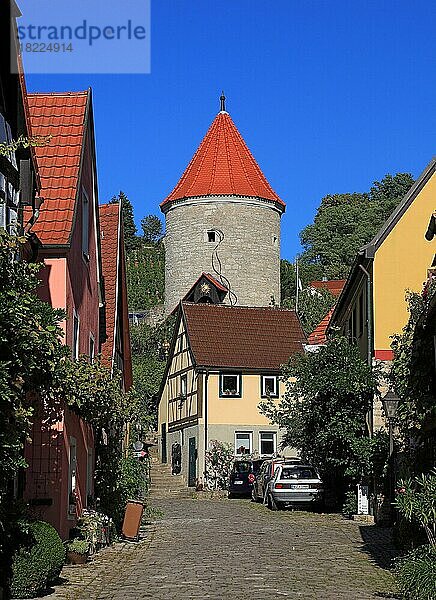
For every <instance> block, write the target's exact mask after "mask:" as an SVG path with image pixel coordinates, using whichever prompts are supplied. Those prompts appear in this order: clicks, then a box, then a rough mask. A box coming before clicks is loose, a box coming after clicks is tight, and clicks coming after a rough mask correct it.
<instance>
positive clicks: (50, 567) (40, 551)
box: [10, 521, 65, 598]
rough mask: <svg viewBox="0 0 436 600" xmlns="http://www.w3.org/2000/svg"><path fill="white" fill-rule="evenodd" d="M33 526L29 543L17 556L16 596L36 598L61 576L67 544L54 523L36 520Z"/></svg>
mask: <svg viewBox="0 0 436 600" xmlns="http://www.w3.org/2000/svg"><path fill="white" fill-rule="evenodd" d="M29 530H30V535H31V538H30V540H29V544H28V545H27V546H24V547H22V548H20V550H19V551H18V552H17V553H16V554H15V556H14V559H13V564H12V579H11V584H10V591H11V596H12V598H34V597H35V596H37V595H38V594H39V593H40V592H42V591H43V590H44V589H45V588H46V586H47V585H48V584H49V583H51V582H53V581H54V580H55V579H56V578H57V577H58V576H59V574H60V572H61V569H62V565H63V564H64V560H65V548H64V545H63V543H62V540H61V538H60V537H59V535H58V533H57V531H56V530H55V529H54V527H52V526H51V525H49V524H48V523H44V522H43V521H35V522H32V523H30V524H29Z"/></svg>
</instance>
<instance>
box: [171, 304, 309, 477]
mask: <svg viewBox="0 0 436 600" xmlns="http://www.w3.org/2000/svg"><path fill="white" fill-rule="evenodd" d="M304 342H305V336H304V333H303V331H302V329H301V325H300V322H299V320H298V318H297V316H296V314H295V312H294V311H292V310H287V309H280V308H275V307H274V308H273V307H262V308H250V307H241V306H228V305H224V304H209V303H199V304H195V303H190V302H181V303H180V305H179V308H178V312H177V323H176V326H175V330H174V336H173V340H172V345H171V350H170V355H169V358H168V363H167V368H166V372H165V375H164V378H163V382H162V385H161V390H160V398H159V434H160V436H159V437H160V441H159V448H160V458H161V461H162V462H164V463H165V462H170V461H171V458H172V456H175V455H178V456H180V454H181V472H182V474H183V475H184V476H185V477H186V480H187V482H188V485H189V486H195V485H196V484H197V483H198V482H202V481H203V480H204V472H205V452H206V451H207V449H208V447H209V444H210V442H211V441H212V440H219V441H221V442H226V443H229V444H231V445H232V446H233V448H234V452H235V455H238V454H255V455H259V456H261V457H268V456H272V455H274V454H276V453H277V452H278V451H279V449H280V448H279V445H280V441H281V439H280V430H279V428H278V427H277V426H276V425H273V424H271V423H270V422H269V421H268V419H266V417H264V416H263V415H261V414H260V412H259V410H258V405H259V403H260V402H261V401H262V400H263V399H265V398H267V397H268V396H270V397H273V398H277V399H279V398H280V396H281V395H282V394H283V393H284V384H283V382H281V381H280V379H279V375H280V366H281V365H282V364H284V363H287V361H288V360H289V357H290V356H291V355H293V354H295V353H297V352H303V343H304ZM285 454H288V455H295V452H294V451H292V450H291V449H288V451H287V452H286V451H285Z"/></svg>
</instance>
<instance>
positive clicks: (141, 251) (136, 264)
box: [111, 192, 171, 433]
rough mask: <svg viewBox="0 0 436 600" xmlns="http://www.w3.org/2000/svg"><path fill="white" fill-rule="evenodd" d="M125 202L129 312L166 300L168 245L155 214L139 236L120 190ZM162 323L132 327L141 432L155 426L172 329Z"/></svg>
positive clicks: (145, 221)
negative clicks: (163, 345) (164, 243)
mask: <svg viewBox="0 0 436 600" xmlns="http://www.w3.org/2000/svg"><path fill="white" fill-rule="evenodd" d="M118 201H121V202H122V210H123V219H124V242H125V247H126V275H127V295H128V304H129V311H130V312H137V313H140V312H142V311H147V310H148V309H151V308H153V307H159V306H161V305H162V304H163V302H164V294H165V248H164V245H163V243H162V236H163V227H162V222H161V220H160V219H159V217H157V216H156V215H147V216H145V217H144V218H143V219H142V220H141V228H142V235H137V230H136V226H135V222H134V218H133V208H132V204H131V203H130V201H129V200H128V198H127V197H126V196H125V194H123V192H120V194H119V195H118V197H114V198H113V199H112V200H111V202H118ZM167 329H168V326H167V325H163V326H162V327H158V328H157V329H155V328H154V327H151V326H149V325H147V324H145V323H142V324H141V325H134V326H132V327H131V341H132V367H133V382H134V386H135V390H136V394H135V402H136V406H137V408H138V410H137V413H138V414H141V415H142V416H141V417H138V418H139V421H140V422H139V423H138V422H137V423H136V431H137V432H138V433H140V432H142V433H143V432H145V431H148V430H149V429H153V428H155V427H156V423H157V405H156V400H157V399H156V394H157V392H158V390H159V385H160V381H161V378H162V375H163V371H164V368H165V360H166V355H165V353H164V352H163V350H162V343H163V342H164V340H166V339H168V340H170V339H171V331H169V332H168V331H167Z"/></svg>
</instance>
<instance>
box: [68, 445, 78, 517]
mask: <svg viewBox="0 0 436 600" xmlns="http://www.w3.org/2000/svg"><path fill="white" fill-rule="evenodd" d="M76 485H77V442H76V438H74V437H70V461H69V468H68V515H69V517H73V516H75V515H76V504H77V495H76V494H77V490H76Z"/></svg>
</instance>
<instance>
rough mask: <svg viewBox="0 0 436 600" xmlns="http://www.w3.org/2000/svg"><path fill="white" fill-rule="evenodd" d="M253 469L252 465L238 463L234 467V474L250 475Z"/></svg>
mask: <svg viewBox="0 0 436 600" xmlns="http://www.w3.org/2000/svg"><path fill="white" fill-rule="evenodd" d="M250 469H251V463H249V462H242V461H240V462H239V461H238V462H235V464H234V465H233V472H234V473H249V472H250Z"/></svg>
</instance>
